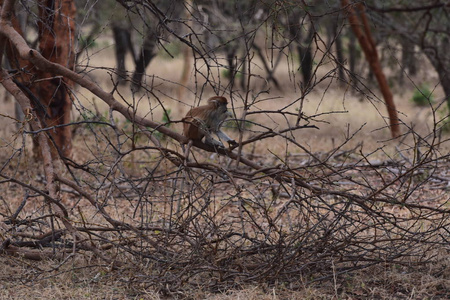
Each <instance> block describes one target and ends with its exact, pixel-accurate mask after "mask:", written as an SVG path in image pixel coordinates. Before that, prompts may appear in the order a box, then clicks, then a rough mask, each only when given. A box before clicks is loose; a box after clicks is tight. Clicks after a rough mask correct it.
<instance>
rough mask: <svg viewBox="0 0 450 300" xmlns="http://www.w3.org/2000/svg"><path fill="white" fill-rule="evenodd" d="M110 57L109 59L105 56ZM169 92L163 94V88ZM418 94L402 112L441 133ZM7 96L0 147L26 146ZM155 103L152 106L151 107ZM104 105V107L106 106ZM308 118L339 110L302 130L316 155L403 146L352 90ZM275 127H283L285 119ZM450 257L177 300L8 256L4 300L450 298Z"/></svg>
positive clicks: (155, 65)
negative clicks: (419, 103)
mask: <svg viewBox="0 0 450 300" xmlns="http://www.w3.org/2000/svg"><path fill="white" fill-rule="evenodd" d="M106 56H107V55H103V57H106ZM105 59H106V58H105ZM96 63H97V64H98V65H102V66H104V65H105V63H104V62H103V61H102V60H101V58H98V59H97V61H96ZM180 66H181V61H180V60H176V61H175V62H173V63H168V62H167V61H164V60H155V61H154V62H152V64H151V65H150V66H149V69H148V70H153V69H155V70H158V72H159V73H158V76H159V77H161V78H165V79H166V80H167V81H168V82H170V81H177V80H178V79H177V76H176V75H174V73H175V72H173V70H177V69H180ZM280 68H282V67H280ZM99 72H101V71H95V72H93V73H92V76H95V77H96V78H97V79H98V80H99V81H101V83H102V84H103V86H104V87H105V89H106V90H108V89H110V88H112V84H111V83H110V82H109V77H108V76H106V75H98V74H97V73H99ZM150 72H151V71H150ZM415 80H416V81H417V82H421V81H427V83H428V85H429V86H435V85H438V81H437V76H436V75H435V74H434V73H431V74H428V73H425V71H423V73H421V74H419V75H418V77H417V78H416V79H415ZM414 83H416V82H414ZM126 89H128V87H126ZM126 89H125V88H124V89H123V94H124V97H128V96H129V94H127V93H128V91H127V90H126ZM161 89H162V90H163V88H161ZM413 91H414V88H413V82H409V83H406V87H403V88H396V89H394V92H395V101H396V104H397V109H398V111H399V112H400V115H401V118H402V120H403V121H404V122H405V124H406V125H405V126H410V128H414V130H415V132H417V133H419V134H421V135H427V133H429V132H431V131H432V128H433V110H431V109H430V107H417V106H415V105H414V104H413V103H412V102H411V101H410V100H409V99H410V98H411V96H412V93H413ZM165 93H167V94H168V96H169V97H168V98H167V101H168V103H170V98H171V97H173V98H175V97H176V91H175V90H173V89H167V90H165ZM194 94H195V95H197V94H196V93H194ZM194 94H192V93H191V94H189V93H188V94H187V96H185V97H186V99H187V100H185V104H183V106H181V108H180V106H172V113H173V117H174V118H175V119H179V118H181V117H182V116H183V115H184V113H185V112H186V111H187V110H188V109H189V105H187V104H192V103H193V98H195V97H194ZM270 96H273V97H274V98H276V97H282V99H281V100H279V101H285V102H286V103H289V101H291V99H294V98H297V97H298V95H297V93H295V92H294V91H293V90H289V91H287V92H286V91H283V92H280V91H273V93H272V94H271V95H270ZM0 97H1V98H0V111H1V112H2V113H1V114H0V128H1V129H0V142H1V144H0V146H1V147H5V148H7V147H6V146H5V145H7V144H9V143H15V144H16V145H18V144H20V143H21V140H20V139H16V138H17V136H15V135H14V133H15V132H16V129H15V128H16V127H15V124H14V121H13V120H12V119H11V118H12V117H13V116H14V113H13V111H14V109H13V101H12V100H11V99H10V98H9V100H8V97H6V96H5V94H4V91H3V90H0ZM84 97H85V98H86V99H89V98H90V97H91V96H89V95H84ZM333 97H334V98H333ZM442 97H443V94H442V91H441V89H440V88H438V89H436V92H435V99H441V98H442ZM274 101H275V100H274ZM87 102H90V100H89V101H87ZM90 103H92V102H90ZM149 105H150V106H151V104H149ZM264 105H269V106H270V105H271V104H270V103H268V104H263V105H262V106H261V107H260V108H261V109H262V108H264ZM99 107H100V109H102V105H101V104H99ZM147 108H148V107H147ZM141 109H146V108H141ZM305 112H306V113H308V114H314V113H320V112H324V113H326V112H333V113H331V114H329V115H328V114H327V115H325V116H323V119H322V120H323V121H324V122H322V123H321V125H320V129H319V130H310V131H308V130H305V131H302V132H301V136H302V138H303V139H304V140H305V141H307V142H305V144H306V145H307V146H308V148H309V150H310V151H311V152H313V153H320V152H327V151H331V150H332V149H335V147H336V146H337V145H340V144H341V143H343V142H344V141H345V140H346V138H347V137H348V136H351V135H352V134H353V132H355V131H358V129H359V128H360V127H361V126H362V127H363V128H362V130H361V131H358V133H357V134H355V136H354V137H352V138H351V139H350V140H349V141H348V142H347V143H346V144H345V147H343V149H353V148H355V147H356V146H357V145H361V144H362V145H363V146H362V147H361V149H362V150H361V151H364V152H365V153H372V152H376V151H377V149H383V151H380V153H378V154H376V155H374V156H373V158H377V159H380V160H388V159H389V156H390V155H394V153H395V149H396V148H395V147H396V146H398V143H397V142H396V141H392V140H391V139H390V135H389V131H388V129H387V128H386V118H385V117H383V116H385V115H386V113H385V108H384V106H383V104H382V103H380V102H372V103H371V102H369V101H359V98H358V97H356V96H354V95H351V94H349V93H346V89H345V87H344V88H338V87H332V88H330V89H328V88H327V87H326V86H322V87H320V88H318V89H316V90H314V91H313V92H312V93H311V95H310V96H308V97H307V103H306V107H305ZM341 112H342V113H341ZM8 116H9V117H8ZM76 117H77V116H76V113H74V118H76ZM152 117H153V118H154V119H155V120H157V121H158V120H160V119H161V112H160V111H157V110H155V112H154V115H152ZM273 121H274V122H278V121H279V120H273ZM280 122H281V121H280ZM403 131H406V127H403ZM448 138H449V133H443V138H442V139H444V140H445V139H448ZM413 142H414V136H413V135H411V136H407V137H405V140H404V144H407V143H413ZM80 143H81V142H80ZM77 147H82V145H81V144H80V145H74V149H75V150H76V149H77ZM26 148H27V151H29V152H30V153H31V143H30V141H29V140H27V145H26ZM285 150H286V149H285V148H283V145H280V144H277V143H273V141H272V142H270V141H268V142H266V143H261V144H259V149H258V150H257V151H258V154H260V155H268V153H280V152H281V153H282V152H283V151H285ZM436 150H438V151H439V152H440V153H443V154H444V155H445V154H448V153H449V152H450V143H449V142H446V143H444V144H441V145H439V149H436ZM389 152H390V153H389ZM9 157H10V153H7V152H4V153H2V154H0V165H3V163H5V162H6V160H8V159H9ZM30 157H31V155H30ZM17 171H18V176H24V177H26V176H29V177H30V178H31V177H35V176H39V172H41V171H40V165H39V163H38V162H34V161H32V160H31V159H30V160H29V163H28V164H25V165H22V166H19V167H18V168H17ZM30 172H31V173H30ZM4 187H5V185H2V188H4ZM422 189H423V198H424V199H426V198H435V197H441V199H442V197H447V199H448V196H445V195H446V194H447V193H448V189H445V188H442V189H439V190H436V189H435V188H433V187H431V183H430V186H423V187H422ZM14 195H15V196H14ZM0 197H2V201H12V202H14V201H17V202H18V203H20V200H21V197H22V191H21V190H20V189H19V188H17V189H16V187H14V186H11V188H10V189H9V190H8V191H3V192H2V195H0ZM446 207H448V204H447V205H446ZM445 249H446V250H445ZM448 251H449V248H448V245H447V247H446V248H445V247H443V251H442V253H441V254H440V256H439V257H437V258H436V259H435V261H436V263H435V264H432V265H426V266H424V267H417V268H416V269H414V270H411V268H408V266H400V265H398V266H391V265H390V266H382V265H377V266H374V267H370V268H366V269H364V270H361V271H358V272H355V273H353V274H351V275H348V276H347V277H345V276H344V278H342V277H343V276H341V277H339V278H336V279H335V280H330V281H329V282H325V283H324V282H321V283H317V284H309V285H301V282H302V279H301V278H299V279H298V281H299V285H297V287H296V288H295V289H291V288H290V287H289V286H285V285H283V283H279V284H275V285H271V286H261V285H243V286H241V288H240V289H232V290H228V291H222V292H215V293H212V292H210V291H204V290H201V289H199V290H192V291H190V292H189V293H185V294H183V293H179V294H177V292H176V291H174V293H173V294H171V295H163V294H159V293H157V292H155V291H154V290H153V289H152V287H151V286H140V285H134V284H133V282H134V280H135V278H134V277H135V276H136V274H134V273H133V271H132V270H112V269H111V267H110V266H108V265H105V264H104V263H103V262H101V261H98V260H96V259H92V258H91V257H89V256H86V257H77V258H75V259H73V260H71V261H70V262H61V261H58V260H44V261H30V260H26V259H24V258H21V257H14V256H7V255H0V265H1V266H2V267H1V270H0V287H1V289H0V299H26V298H29V299H170V298H190V299H215V300H219V299H450V260H449V255H448V254H449V253H448Z"/></svg>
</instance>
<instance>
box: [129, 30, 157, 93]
mask: <svg viewBox="0 0 450 300" xmlns="http://www.w3.org/2000/svg"><path fill="white" fill-rule="evenodd" d="M157 42H158V37H157V35H156V32H155V30H154V29H153V28H152V27H151V26H149V27H148V28H147V33H146V36H145V39H144V42H143V44H142V48H141V51H139V57H138V58H137V60H136V69H135V71H134V73H133V79H132V82H131V90H132V91H134V92H137V91H139V90H140V88H141V84H142V78H143V77H144V74H145V69H146V68H147V66H148V65H149V64H150V62H151V61H152V59H153V57H155V55H156V53H155V48H156V43H157Z"/></svg>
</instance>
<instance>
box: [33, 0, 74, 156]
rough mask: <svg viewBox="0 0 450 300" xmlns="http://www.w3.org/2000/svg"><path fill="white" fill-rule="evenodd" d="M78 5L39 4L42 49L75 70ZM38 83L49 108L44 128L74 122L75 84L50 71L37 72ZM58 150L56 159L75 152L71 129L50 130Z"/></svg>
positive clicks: (45, 0) (60, 0) (55, 0)
mask: <svg viewBox="0 0 450 300" xmlns="http://www.w3.org/2000/svg"><path fill="white" fill-rule="evenodd" d="M75 13H76V8H75V3H74V1H73V0H40V1H39V17H40V21H39V23H38V28H39V50H40V52H41V54H42V56H43V57H45V58H47V59H48V60H49V61H51V62H54V63H57V64H60V65H62V66H64V67H67V68H68V69H70V70H73V68H74V62H75V55H74V42H75ZM36 75H37V77H38V78H39V80H38V83H37V84H36V85H35V86H33V90H34V91H35V92H36V95H37V96H38V98H39V100H40V101H41V102H42V104H43V105H44V106H45V108H46V116H45V117H44V118H43V120H42V122H43V124H44V126H46V127H51V126H58V125H64V124H69V123H70V112H71V110H72V100H71V99H70V90H71V89H72V88H73V82H72V81H71V80H68V79H66V78H61V77H59V76H56V75H57V74H56V73H52V72H48V71H39V70H38V71H36ZM50 135H51V137H52V138H53V141H54V142H55V146H56V148H57V149H56V148H53V149H52V156H53V158H54V159H55V158H56V157H57V155H58V152H60V154H62V155H64V156H66V157H68V156H70V154H71V150H72V132H71V129H70V127H69V126H62V127H56V128H55V129H54V130H51V131H50Z"/></svg>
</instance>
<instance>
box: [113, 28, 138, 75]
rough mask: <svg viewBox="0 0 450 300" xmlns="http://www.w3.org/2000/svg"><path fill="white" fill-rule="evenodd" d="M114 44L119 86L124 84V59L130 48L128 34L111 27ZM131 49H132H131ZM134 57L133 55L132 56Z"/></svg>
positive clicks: (125, 72) (122, 29)
mask: <svg viewBox="0 0 450 300" xmlns="http://www.w3.org/2000/svg"><path fill="white" fill-rule="evenodd" d="M112 31H113V35H114V41H115V42H116V43H115V52H116V75H117V81H118V82H119V84H124V83H126V78H127V69H126V66H125V57H126V54H127V50H128V49H130V48H131V45H130V41H131V36H130V32H129V31H128V30H127V29H126V28H123V27H120V26H113V28H112ZM131 49H132V48H131ZM133 56H134V55H133Z"/></svg>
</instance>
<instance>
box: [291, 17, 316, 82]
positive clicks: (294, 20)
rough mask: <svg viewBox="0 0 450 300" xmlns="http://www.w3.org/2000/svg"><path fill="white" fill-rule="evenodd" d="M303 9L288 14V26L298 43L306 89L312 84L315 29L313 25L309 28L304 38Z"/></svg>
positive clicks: (292, 37) (293, 38) (292, 36)
mask: <svg viewBox="0 0 450 300" xmlns="http://www.w3.org/2000/svg"><path fill="white" fill-rule="evenodd" d="M300 17H301V11H300V10H294V11H293V12H291V13H290V14H289V15H288V23H289V24H288V28H289V34H290V37H291V39H292V40H294V41H295V42H296V44H297V52H298V55H299V58H300V71H301V72H302V75H303V87H302V90H303V91H305V90H306V89H307V88H308V87H309V85H310V84H311V76H312V65H313V56H312V49H311V43H312V40H313V37H314V30H313V28H312V26H311V27H310V28H309V32H308V36H307V37H306V38H305V39H303V38H302V28H303V26H304V25H303V24H300ZM304 45H306V46H304Z"/></svg>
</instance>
